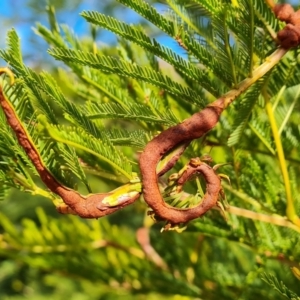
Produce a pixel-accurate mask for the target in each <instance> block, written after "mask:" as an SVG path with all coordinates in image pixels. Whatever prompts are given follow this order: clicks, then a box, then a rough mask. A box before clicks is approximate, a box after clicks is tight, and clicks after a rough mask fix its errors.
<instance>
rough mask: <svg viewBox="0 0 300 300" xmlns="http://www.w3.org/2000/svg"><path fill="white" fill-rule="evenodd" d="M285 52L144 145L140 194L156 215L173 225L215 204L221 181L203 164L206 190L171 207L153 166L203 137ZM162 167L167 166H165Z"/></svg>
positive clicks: (196, 215)
mask: <svg viewBox="0 0 300 300" xmlns="http://www.w3.org/2000/svg"><path fill="white" fill-rule="evenodd" d="M286 52H287V50H286V49H284V48H279V49H278V50H276V51H275V52H274V53H273V54H272V55H271V56H269V57H268V58H267V60H266V62H265V63H263V64H262V65H261V66H259V67H258V68H257V69H256V70H254V72H253V76H252V77H251V78H247V79H245V80H244V81H242V82H241V83H240V84H239V85H238V87H237V88H236V89H233V90H231V91H230V92H228V93H227V94H225V95H224V96H222V97H221V98H219V99H217V100H215V101H214V102H213V103H211V104H209V105H208V106H207V107H205V108H204V109H203V110H202V111H200V112H198V113H195V114H194V115H192V116H191V117H190V118H188V119H186V120H185V121H183V122H182V123H180V124H178V125H176V126H173V127H170V128H168V129H167V130H165V131H163V132H162V133H160V134H159V135H158V136H156V137H154V138H153V139H152V140H151V141H150V142H149V143H148V144H147V145H146V147H145V149H144V151H143V153H142V154H141V156H140V160H139V164H140V170H141V174H142V186H143V195H144V199H145V201H146V203H147V204H148V205H149V207H150V208H151V209H152V210H153V212H154V214H155V215H156V216H157V217H158V218H160V219H163V220H166V221H168V222H169V223H171V224H173V225H175V224H179V223H186V222H188V221H190V220H193V219H195V218H198V217H200V216H202V215H203V214H205V213H206V212H207V211H208V210H209V209H210V208H211V207H212V206H214V205H215V204H216V201H217V198H218V195H219V192H220V189H219V186H220V181H219V178H218V177H216V176H214V174H213V173H211V172H210V170H209V169H207V167H206V166H205V165H202V167H201V168H202V169H201V173H202V175H203V176H204V178H205V180H206V183H207V187H206V193H205V195H204V197H203V200H202V202H201V203H200V204H199V205H197V206H196V207H192V208H188V209H179V208H175V207H171V206H169V205H167V204H166V203H165V202H164V200H163V197H162V195H161V193H160V190H159V187H158V181H157V174H156V166H157V164H158V163H159V161H160V160H161V159H162V158H163V157H164V155H166V154H167V153H169V152H171V151H172V149H175V148H176V147H179V146H180V145H182V151H181V153H183V151H184V150H185V148H186V147H187V146H188V145H189V143H190V142H191V141H192V140H194V139H198V138H200V137H202V136H203V135H204V134H205V133H207V132H208V131H210V130H211V129H213V128H214V127H215V126H216V124H217V123H218V121H219V118H220V115H221V113H222V112H223V111H224V109H225V108H226V107H228V105H230V104H231V103H232V102H233V101H234V99H235V98H236V97H238V96H239V95H240V94H241V93H242V92H244V91H245V90H246V89H247V88H248V87H250V86H251V85H252V84H253V83H254V82H256V81H257V80H258V79H259V78H261V77H262V76H264V75H265V74H266V73H267V72H268V71H269V70H270V69H271V68H272V67H273V66H274V65H275V64H276V63H278V61H279V60H280V59H281V58H282V57H283V56H284V55H285V53H286ZM181 153H180V154H181ZM179 156H180V155H177V156H176V157H175V158H173V159H172V161H170V163H169V165H168V168H169V169H170V168H172V167H173V166H174V164H175V163H176V161H177V159H178V158H179ZM164 171H167V170H166V169H165V170H164Z"/></svg>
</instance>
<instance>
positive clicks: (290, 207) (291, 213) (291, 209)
mask: <svg viewBox="0 0 300 300" xmlns="http://www.w3.org/2000/svg"><path fill="white" fill-rule="evenodd" d="M262 95H263V97H264V99H265V102H266V111H267V115H268V118H269V122H270V126H271V130H272V134H273V138H274V142H275V146H276V150H277V156H278V161H279V166H280V169H281V173H282V177H283V182H284V187H285V194H286V202H287V207H286V215H287V217H288V219H289V220H291V221H292V222H293V223H294V224H295V225H297V226H299V227H300V219H299V218H298V216H297V214H296V210H295V206H294V202H293V198H292V191H291V185H290V179H289V173H288V170H287V164H286V160H285V157H284V151H283V147H282V143H281V140H280V134H279V131H278V127H277V124H276V120H275V116H274V113H273V108H272V104H271V101H270V99H269V96H268V95H267V93H266V91H265V89H263V91H262Z"/></svg>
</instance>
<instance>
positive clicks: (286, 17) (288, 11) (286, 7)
mask: <svg viewBox="0 0 300 300" xmlns="http://www.w3.org/2000/svg"><path fill="white" fill-rule="evenodd" d="M273 11H274V14H275V16H276V18H277V19H278V20H280V21H283V22H286V23H290V20H291V17H292V15H293V14H294V13H295V11H294V9H293V7H292V6H291V5H290V4H277V5H275V7H274V9H273Z"/></svg>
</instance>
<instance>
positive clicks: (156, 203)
mask: <svg viewBox="0 0 300 300" xmlns="http://www.w3.org/2000/svg"><path fill="white" fill-rule="evenodd" d="M274 10H275V9H274ZM278 11H280V9H279V10H278V9H277V10H275V12H276V14H278ZM283 19H286V22H287V23H288V24H287V26H286V28H284V29H283V31H282V33H280V34H279V35H278V40H279V42H280V45H281V47H280V48H279V49H278V50H277V51H275V52H274V53H273V54H272V55H271V56H270V57H268V59H267V60H266V62H265V63H264V64H262V65H261V66H260V67H258V68H257V69H256V70H255V71H254V72H253V74H252V75H253V76H252V77H251V78H247V79H245V80H244V81H242V82H241V83H240V84H239V85H238V86H237V88H236V89H233V90H231V91H230V92H228V93H227V94H225V95H224V96H223V97H221V98H219V99H217V100H216V101H214V102H213V103H212V104H210V105H208V106H207V107H206V108H204V109H203V110H202V111H200V112H198V113H196V114H194V115H192V116H191V117H190V118H188V119H187V120H185V121H184V122H182V123H180V124H178V125H176V126H174V127H171V128H169V129H167V130H165V131H163V132H162V133H161V134H159V135H158V136H157V137H155V138H154V139H153V140H152V141H150V142H149V143H148V144H147V146H146V147H145V149H144V151H143V153H142V155H141V156H140V162H139V163H140V170H141V174H142V180H143V181H142V186H143V193H144V198H145V201H146V202H147V204H148V205H149V206H150V207H151V208H152V209H153V211H154V213H155V214H156V215H157V216H158V217H160V218H162V219H164V220H167V221H169V222H170V223H171V224H178V223H185V222H188V221H189V220H192V219H195V218H197V217H199V216H201V215H203V214H204V213H205V212H206V211H207V210H209V209H210V208H211V207H212V206H213V205H215V203H216V201H217V197H218V194H219V191H220V180H219V178H218V176H216V174H215V173H214V172H212V170H211V169H209V168H208V166H207V165H205V164H203V165H201V168H200V169H199V172H201V173H202V175H203V176H204V178H205V180H206V183H207V189H206V194H205V195H204V198H203V201H202V202H201V203H200V204H199V205H198V206H196V207H193V208H189V209H184V210H181V209H178V208H174V207H170V206H167V205H166V204H165V202H164V201H163V198H162V196H161V194H160V191H159V188H158V183H157V174H156V172H157V164H158V163H159V161H160V160H161V159H162V158H163V157H164V156H165V155H166V154H167V153H169V152H171V153H173V151H174V149H175V148H177V151H176V152H174V155H173V156H172V157H171V158H170V159H169V161H168V162H167V164H165V166H164V167H163V168H162V169H161V170H160V171H159V176H161V175H162V174H163V173H165V172H167V171H168V170H169V169H171V168H172V167H173V166H174V164H175V163H176V161H177V160H178V158H179V157H180V155H181V154H182V153H183V152H184V150H185V148H186V147H187V146H188V145H189V143H190V142H191V141H192V140H194V139H198V138H200V137H202V136H203V135H204V134H205V133H207V132H208V131H210V130H211V129H213V128H214V127H215V126H216V124H217V123H218V121H219V117H220V115H221V113H222V112H223V110H224V109H225V108H226V107H227V106H228V105H229V104H230V103H231V102H232V101H233V100H234V99H235V98H236V97H237V96H238V95H240V94H241V93H242V92H244V91H245V90H246V89H247V88H248V87H249V86H251V85H252V84H253V83H254V82H256V81H257V80H258V79H259V78H261V77H262V76H263V75H264V74H266V73H267V72H268V71H269V70H270V69H271V68H272V67H273V66H274V65H275V64H276V63H277V62H278V61H279V60H280V59H281V58H282V56H283V55H284V54H285V53H286V52H287V49H289V48H290V47H294V46H297V45H299V43H300V30H299V26H300V25H299V24H300V21H299V20H300V17H299V11H298V12H296V13H292V15H291V13H289V14H288V17H286V16H284V17H283ZM2 73H8V74H9V75H10V76H11V77H13V76H12V73H11V71H9V70H8V69H0V75H1V74H2ZM0 106H1V107H2V109H3V111H4V113H5V116H6V118H7V122H8V124H9V125H10V127H11V128H12V130H13V131H14V132H15V134H16V137H17V139H18V142H19V144H20V145H21V146H22V147H23V148H24V150H25V151H26V153H27V155H28V157H29V158H30V160H31V162H32V163H33V165H34V166H35V168H36V170H37V172H38V173H39V175H40V177H41V179H42V181H43V182H44V183H45V185H46V186H47V187H48V188H49V189H50V190H51V191H52V192H53V193H55V194H57V195H58V196H60V197H61V198H62V199H63V201H64V203H65V204H66V205H67V207H64V208H62V209H61V212H63V211H65V210H66V211H71V212H72V213H75V214H77V215H79V216H81V217H83V218H99V217H102V216H106V215H108V214H111V213H113V212H115V211H117V210H119V209H121V208H123V207H125V206H127V205H129V204H131V203H133V202H134V201H135V200H136V199H137V198H138V197H139V196H140V194H139V193H137V194H136V195H135V196H133V197H131V198H128V200H126V201H125V202H122V203H120V204H118V205H116V206H114V207H108V206H105V205H103V203H102V200H103V199H104V198H105V197H107V196H109V195H112V194H113V192H109V193H99V194H92V195H88V196H83V195H81V194H79V193H78V192H76V191H74V190H72V189H69V188H67V187H65V186H63V185H62V184H60V183H59V182H58V181H57V180H56V179H55V178H54V177H53V176H52V174H51V173H50V172H49V171H48V170H47V168H46V167H45V166H44V164H43V162H42V160H41V158H40V155H39V153H38V151H37V149H36V148H35V146H34V144H33V142H32V141H31V139H30V136H29V135H28V133H27V132H26V129H25V128H24V127H23V125H22V123H21V122H20V120H19V119H18V116H17V115H16V113H15V110H14V108H13V106H12V105H11V104H10V102H9V101H7V99H6V98H5V95H4V93H3V90H2V88H1V87H0Z"/></svg>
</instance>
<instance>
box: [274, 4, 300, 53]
mask: <svg viewBox="0 0 300 300" xmlns="http://www.w3.org/2000/svg"><path fill="white" fill-rule="evenodd" d="M273 11H274V14H275V16H276V17H277V18H278V19H279V20H281V21H284V22H286V23H287V25H286V26H285V27H284V28H283V29H282V30H280V31H279V32H278V34H277V39H278V42H279V44H280V46H281V47H283V48H285V49H290V48H293V47H297V46H299V44H300V10H298V11H296V12H295V11H294V9H293V7H292V6H291V5H290V4H277V5H275V7H274V8H273Z"/></svg>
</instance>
